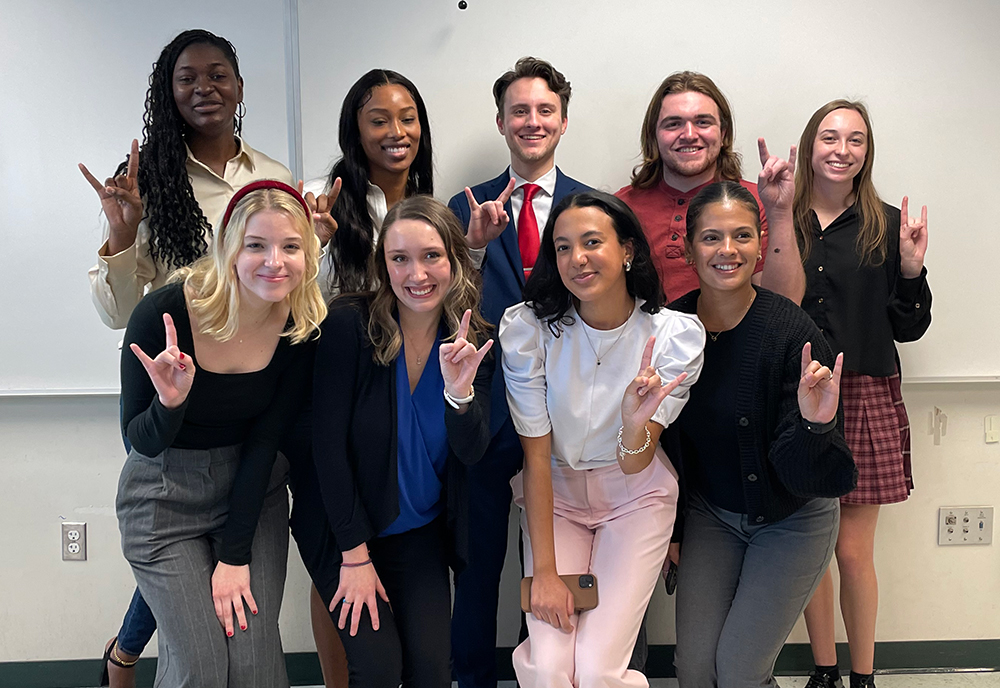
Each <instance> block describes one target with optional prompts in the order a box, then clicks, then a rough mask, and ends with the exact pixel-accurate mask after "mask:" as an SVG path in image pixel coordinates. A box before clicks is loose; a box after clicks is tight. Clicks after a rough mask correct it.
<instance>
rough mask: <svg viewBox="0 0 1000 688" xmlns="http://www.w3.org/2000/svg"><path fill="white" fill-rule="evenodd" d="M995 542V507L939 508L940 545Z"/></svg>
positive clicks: (987, 543)
mask: <svg viewBox="0 0 1000 688" xmlns="http://www.w3.org/2000/svg"><path fill="white" fill-rule="evenodd" d="M992 543H993V507H991V506H943V507H941V508H940V509H938V544H939V545H989V544H992Z"/></svg>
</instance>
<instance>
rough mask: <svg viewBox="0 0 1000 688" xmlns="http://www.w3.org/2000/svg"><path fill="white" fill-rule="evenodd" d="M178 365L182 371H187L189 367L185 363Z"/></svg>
mask: <svg viewBox="0 0 1000 688" xmlns="http://www.w3.org/2000/svg"><path fill="white" fill-rule="evenodd" d="M177 365H178V366H179V367H180V369H181V370H187V366H185V365H184V364H183V363H178V364H177Z"/></svg>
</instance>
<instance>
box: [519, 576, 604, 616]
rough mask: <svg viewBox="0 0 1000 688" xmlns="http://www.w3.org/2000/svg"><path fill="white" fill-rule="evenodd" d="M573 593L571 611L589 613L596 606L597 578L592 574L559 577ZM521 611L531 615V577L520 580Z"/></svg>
mask: <svg viewBox="0 0 1000 688" xmlns="http://www.w3.org/2000/svg"><path fill="white" fill-rule="evenodd" d="M559 578H561V579H562V582H563V583H565V584H566V587H567V588H569V591H570V592H571V593H573V611H575V612H576V613H580V612H586V611H590V610H591V609H593V608H594V607H596V606H597V602H598V597H597V576H595V575H594V574H592V573H573V574H569V575H566V576H559ZM521 611H522V612H524V613H525V614H530V613H531V576H528V577H526V578H522V579H521Z"/></svg>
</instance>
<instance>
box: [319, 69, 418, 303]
mask: <svg viewBox="0 0 1000 688" xmlns="http://www.w3.org/2000/svg"><path fill="white" fill-rule="evenodd" d="M390 84H394V85H397V86H402V87H403V88H405V89H406V90H407V91H408V92H409V94H410V96H411V97H412V98H413V102H414V103H415V104H416V106H417V119H418V120H419V121H420V144H419V146H418V149H417V156H416V158H414V160H413V164H412V165H410V171H409V177H408V179H407V182H406V196H407V197H409V196H413V195H415V194H426V195H428V196H433V195H434V171H433V169H432V164H431V158H432V155H431V150H432V149H431V124H430V121H429V120H428V119H427V108H426V107H425V106H424V100H423V98H421V97H420V92H419V91H418V90H417V87H416V86H414V85H413V82H412V81H410V80H409V79H407V78H406V77H405V76H403V75H402V74H399V73H398V72H394V71H392V70H389V69H373V70H371V71H370V72H368V73H367V74H365V75H364V76H362V77H361V78H360V79H358V80H357V81H356V82H354V85H353V86H351V89H350V90H349V91H348V92H347V95H346V96H345V97H344V104H343V105H342V106H341V108H340V131H339V132H338V136H337V139H338V142H339V143H340V150H341V151H342V153H343V157H341V158H340V160H338V161H337V162H336V163H335V164H334V165H333V169H332V170H331V171H330V178H329V180H328V182H327V186H333V183H334V181H335V180H336V179H337V177H340V180H341V184H342V186H341V188H340V196H339V197H338V198H337V203H336V204H335V205H334V206H333V210H332V212H331V214H332V215H333V218H334V219H335V220H336V221H337V225H338V229H337V233H336V234H334V235H333V239H331V240H330V246H331V248H332V250H331V251H330V258H329V259H330V261H331V263H332V264H333V271H332V272H333V276H332V284H331V286H332V287H333V288H334V289H335V290H338V291H340V292H341V293H348V292H360V291H366V290H368V289H369V288H371V286H372V283H371V275H370V272H369V262H370V261H371V256H372V253H373V251H374V248H375V225H374V223H372V219H371V216H370V215H369V214H368V156H367V155H365V151H364V148H363V147H362V145H361V127H360V125H359V124H358V113H360V112H361V108H363V107H364V106H365V103H367V102H368V101H369V99H371V97H372V92H373V91H374V90H375V89H376V88H378V87H379V86H388V85H390Z"/></svg>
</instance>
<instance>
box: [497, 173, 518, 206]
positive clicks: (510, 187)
mask: <svg viewBox="0 0 1000 688" xmlns="http://www.w3.org/2000/svg"><path fill="white" fill-rule="evenodd" d="M515 186H516V183H515V182H514V178H513V177H511V178H510V181H509V182H507V188H506V189H504V190H503V191H501V192H500V195H499V196H497V203H499V204H500V205H503V204H505V203H506V202H507V201H508V200H510V195H511V194H512V193H514V187H515Z"/></svg>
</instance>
